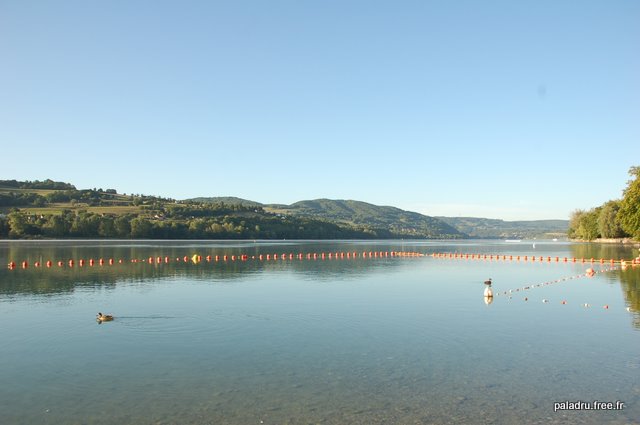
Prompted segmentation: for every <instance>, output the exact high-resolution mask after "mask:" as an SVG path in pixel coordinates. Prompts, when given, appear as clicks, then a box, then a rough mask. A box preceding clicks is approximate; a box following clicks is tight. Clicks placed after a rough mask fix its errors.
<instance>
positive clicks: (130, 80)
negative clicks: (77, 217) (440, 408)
mask: <svg viewBox="0 0 640 425" xmlns="http://www.w3.org/2000/svg"><path fill="white" fill-rule="evenodd" d="M0 147H1V153H0V155H2V163H1V166H0V167H1V168H0V179H18V180H35V179H39V180H42V179H46V178H51V179H54V180H59V181H65V182H70V183H73V184H75V185H76V186H77V187H78V188H93V187H97V188H104V189H107V188H114V189H117V190H118V191H119V192H124V193H143V194H148V195H160V196H165V197H172V198H177V199H184V198H189V197H195V196H238V197H242V198H246V199H251V200H255V201H258V202H263V203H287V204H288V203H292V202H295V201H299V200H304V199H316V198H332V199H356V200H361V201H365V202H370V203H373V204H378V205H392V206H397V207H400V208H403V209H407V210H411V211H417V212H421V213H424V214H427V215H447V216H476V217H489V218H501V219H505V220H520V219H523V220H526V219H552V218H559V219H567V218H568V217H569V214H570V213H571V211H573V210H575V209H590V208H592V207H596V206H599V205H601V204H602V203H604V202H606V201H608V200H611V199H618V198H620V197H621V196H622V190H623V189H624V188H625V187H626V184H627V181H628V180H629V178H630V177H629V176H628V174H627V172H628V170H629V167H630V166H633V165H640V2H638V1H636V0H629V1H617V0H603V1H589V0H585V1H558V0H552V1H531V2H520V1H511V0H504V1H445V0H441V1H428V0H423V1H375V0H365V1H349V0H340V1H331V0H329V1H304V0H291V1H278V0H273V1H264V0H254V1H252V0H239V1H225V2H221V1H177V0H176V1H157V0H153V1H142V0H135V1H129V0H120V1H118V0H113V1H87V0H79V1H64V0H61V1H30V0H0Z"/></svg>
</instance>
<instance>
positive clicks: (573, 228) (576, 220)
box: [568, 208, 601, 241]
mask: <svg viewBox="0 0 640 425" xmlns="http://www.w3.org/2000/svg"><path fill="white" fill-rule="evenodd" d="M600 209H601V208H594V209H592V210H590V211H581V210H577V211H574V212H573V213H572V214H571V218H570V220H569V232H568V235H569V237H570V238H574V239H584V240H587V241H592V240H594V239H596V238H597V237H598V236H599V235H600V233H599V231H598V216H599V215H600Z"/></svg>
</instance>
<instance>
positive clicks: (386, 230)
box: [264, 199, 466, 239]
mask: <svg viewBox="0 0 640 425" xmlns="http://www.w3.org/2000/svg"><path fill="white" fill-rule="evenodd" d="M264 208H265V210H267V211H271V212H274V213H278V214H286V215H292V216H295V217H308V218H315V219H320V220H327V221H331V222H335V223H337V224H339V225H344V226H349V227H351V228H356V229H363V230H368V231H371V232H374V233H376V234H378V235H381V236H382V237H400V238H446V239H457V238H466V235H465V234H463V233H462V232H459V231H458V230H456V229H455V228H454V227H452V226H450V225H448V224H447V223H444V222H443V221H441V220H438V219H436V218H433V217H429V216H425V215H422V214H418V213H415V212H411V211H404V210H401V209H399V208H395V207H389V206H378V205H373V204H369V203H366V202H361V201H353V200H332V199H315V200H310V201H300V202H296V203H294V204H291V205H265V206H264Z"/></svg>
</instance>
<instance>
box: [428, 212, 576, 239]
mask: <svg viewBox="0 0 640 425" xmlns="http://www.w3.org/2000/svg"><path fill="white" fill-rule="evenodd" d="M437 218H438V219H440V220H442V221H444V222H445V223H447V224H449V225H451V226H453V227H455V228H456V229H458V230H459V231H460V232H462V233H465V234H467V235H469V236H470V237H472V238H503V239H532V238H561V237H562V238H564V237H566V236H567V229H568V228H569V220H532V221H504V220H497V219H490V218H477V217H437Z"/></svg>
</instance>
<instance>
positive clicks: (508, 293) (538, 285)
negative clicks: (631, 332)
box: [485, 267, 631, 312]
mask: <svg viewBox="0 0 640 425" xmlns="http://www.w3.org/2000/svg"><path fill="white" fill-rule="evenodd" d="M614 270H618V268H617V267H610V268H605V269H601V270H594V269H593V268H588V269H587V270H586V271H585V273H582V274H578V275H573V276H567V277H563V278H559V279H555V280H550V281H546V282H541V283H536V284H529V285H525V286H522V287H518V288H514V289H508V290H503V291H497V292H496V293H495V296H496V297H503V298H505V297H506V298H507V299H508V300H512V299H513V297H514V296H515V295H517V294H518V293H522V294H524V293H525V291H530V290H533V289H536V288H544V287H547V286H549V285H554V284H558V283H563V282H568V281H572V280H575V279H580V278H584V277H589V278H591V277H594V276H595V275H596V274H597V273H605V272H610V271H614ZM485 293H486V292H485ZM492 297H493V295H492ZM485 298H486V295H485ZM485 301H486V300H485ZM522 301H525V302H527V301H530V298H529V296H528V295H526V296H524V297H523V298H522ZM542 303H544V304H548V303H550V300H549V299H548V298H543V299H542ZM560 304H561V305H568V304H569V302H568V301H567V300H566V299H562V300H561V301H560ZM580 305H581V307H584V308H591V307H593V304H592V303H588V302H585V303H581V304H580ZM602 308H603V309H604V310H609V304H603V305H602ZM626 311H628V312H631V307H627V308H626Z"/></svg>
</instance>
